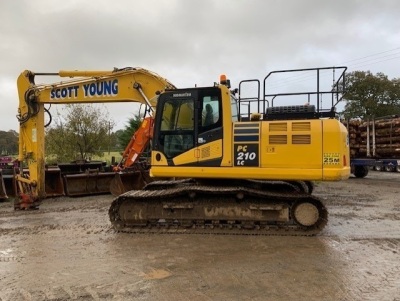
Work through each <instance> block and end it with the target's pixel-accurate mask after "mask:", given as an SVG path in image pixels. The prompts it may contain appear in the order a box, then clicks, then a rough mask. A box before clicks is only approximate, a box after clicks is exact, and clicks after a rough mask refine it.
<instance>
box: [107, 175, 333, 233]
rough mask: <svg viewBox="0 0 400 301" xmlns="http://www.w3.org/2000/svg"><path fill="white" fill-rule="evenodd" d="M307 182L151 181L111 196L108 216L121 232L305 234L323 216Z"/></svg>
mask: <svg viewBox="0 0 400 301" xmlns="http://www.w3.org/2000/svg"><path fill="white" fill-rule="evenodd" d="M312 188H313V186H312V184H311V183H310V182H303V181H293V182H272V181H271V182H270V181H256V180H237V181H235V180H234V181H232V180H229V181H227V180H218V181H217V180H213V182H211V181H209V180H199V179H185V180H173V181H155V182H152V183H149V184H148V185H147V186H146V187H145V188H144V189H143V190H132V191H129V192H127V193H125V194H122V195H120V196H119V197H118V198H116V199H115V200H114V201H113V203H112V205H111V207H110V209H109V216H110V220H111V223H112V225H113V227H114V228H115V229H116V230H118V231H125V232H135V233H142V232H145V233H212V234H249V235H300V236H302V235H307V236H308V235H315V234H317V233H319V232H320V231H321V230H322V229H323V228H324V226H325V225H326V223H327V217H328V213H327V210H326V208H325V206H324V205H323V203H322V202H321V201H320V200H319V199H318V198H316V197H314V196H312V195H311V192H312Z"/></svg>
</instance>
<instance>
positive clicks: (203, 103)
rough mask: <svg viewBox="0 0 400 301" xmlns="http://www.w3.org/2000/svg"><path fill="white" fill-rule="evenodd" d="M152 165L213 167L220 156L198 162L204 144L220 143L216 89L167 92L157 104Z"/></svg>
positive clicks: (221, 131) (221, 133) (220, 110)
mask: <svg viewBox="0 0 400 301" xmlns="http://www.w3.org/2000/svg"><path fill="white" fill-rule="evenodd" d="M155 128H156V129H157V130H156V131H155V132H154V138H153V151H155V152H157V154H158V155H155V156H154V158H153V159H154V160H153V161H152V165H165V164H167V165H191V166H198V165H200V164H202V165H205V164H206V165H208V166H211V165H214V166H218V165H219V164H220V162H221V159H222V152H221V151H219V152H218V151H217V152H215V153H214V154H211V153H210V154H209V156H208V158H207V160H200V159H201V158H203V157H201V156H199V153H198V152H199V149H200V148H201V146H202V145H203V144H206V143H212V142H217V141H219V140H221V139H222V136H223V130H222V99H221V90H220V89H219V88H217V87H211V88H193V89H185V90H178V91H168V92H165V93H163V94H162V95H160V98H159V100H158V103H157V116H156V119H155Z"/></svg>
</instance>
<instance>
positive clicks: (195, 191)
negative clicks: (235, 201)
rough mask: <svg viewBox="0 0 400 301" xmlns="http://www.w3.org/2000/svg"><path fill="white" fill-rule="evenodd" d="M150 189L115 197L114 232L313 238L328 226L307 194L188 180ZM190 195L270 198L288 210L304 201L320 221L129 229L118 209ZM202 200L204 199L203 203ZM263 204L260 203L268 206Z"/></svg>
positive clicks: (324, 215)
mask: <svg viewBox="0 0 400 301" xmlns="http://www.w3.org/2000/svg"><path fill="white" fill-rule="evenodd" d="M152 186H153V187H148V188H147V189H151V190H146V189H145V190H134V191H130V192H127V193H125V194H123V195H121V196H119V197H118V198H116V199H115V200H114V201H113V203H112V204H111V207H110V210H109V216H110V221H111V223H112V225H113V226H114V228H115V229H116V230H117V231H121V232H130V233H157V234H218V235H294V236H313V235H316V234H318V233H319V232H321V230H322V229H323V228H324V227H325V225H326V223H327V216H328V212H327V211H326V208H325V206H324V205H323V204H322V202H321V201H320V200H319V199H318V198H316V197H314V196H311V195H309V194H307V193H299V192H292V193H283V192H271V191H264V190H260V189H254V188H249V187H241V186H230V187H225V186H204V185H199V186H197V185H195V184H193V183H192V182H190V181H186V180H183V181H167V182H166V181H163V182H160V183H154V182H153V183H152ZM190 194H191V195H192V196H193V198H194V199H195V200H198V198H202V199H206V198H207V195H208V196H212V195H214V196H221V197H222V198H223V197H226V196H230V197H232V196H236V195H238V194H244V199H246V198H249V197H250V198H253V197H255V198H257V199H260V198H262V199H264V200H265V199H269V200H271V202H270V203H274V204H276V203H281V204H285V205H287V206H288V207H289V208H290V207H291V206H293V205H294V204H296V203H297V202H299V201H307V202H311V203H313V204H315V205H317V207H318V209H319V212H320V216H322V218H320V219H319V221H318V222H317V223H316V224H315V225H313V226H311V227H304V226H301V225H297V224H295V223H294V222H293V221H289V222H288V223H286V224H283V225H265V224H257V222H255V223H253V224H250V225H249V222H248V221H246V224H245V225H243V224H218V225H213V224H206V223H205V222H203V223H201V222H200V223H199V222H198V221H196V224H194V225H192V226H191V227H189V228H185V227H182V226H181V225H179V224H177V223H171V222H167V221H165V222H164V223H155V224H154V223H153V224H151V223H150V222H148V224H147V225H146V226H132V225H125V224H124V222H123V221H122V219H121V217H120V215H119V208H120V206H121V205H122V204H124V203H125V202H129V203H131V202H135V201H139V202H140V201H143V200H146V203H152V202H154V204H155V206H159V205H162V204H163V203H168V199H169V200H173V199H174V198H177V197H179V196H188V195H190ZM203 201H204V200H203ZM270 203H262V204H270Z"/></svg>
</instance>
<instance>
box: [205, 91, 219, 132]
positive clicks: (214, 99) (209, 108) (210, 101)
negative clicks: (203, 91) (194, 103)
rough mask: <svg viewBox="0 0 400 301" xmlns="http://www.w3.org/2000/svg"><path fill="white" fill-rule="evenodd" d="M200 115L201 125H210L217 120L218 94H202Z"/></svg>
mask: <svg viewBox="0 0 400 301" xmlns="http://www.w3.org/2000/svg"><path fill="white" fill-rule="evenodd" d="M201 115H202V126H203V127H207V126H212V125H214V124H216V123H217V122H218V121H219V117H220V114H219V100H218V96H204V97H203V109H202V112H201Z"/></svg>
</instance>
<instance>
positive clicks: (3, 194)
mask: <svg viewBox="0 0 400 301" xmlns="http://www.w3.org/2000/svg"><path fill="white" fill-rule="evenodd" d="M7 198H8V196H7V191H6V185H5V184H4V179H3V172H2V170H1V169H0V201H1V200H6V199H7Z"/></svg>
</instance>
